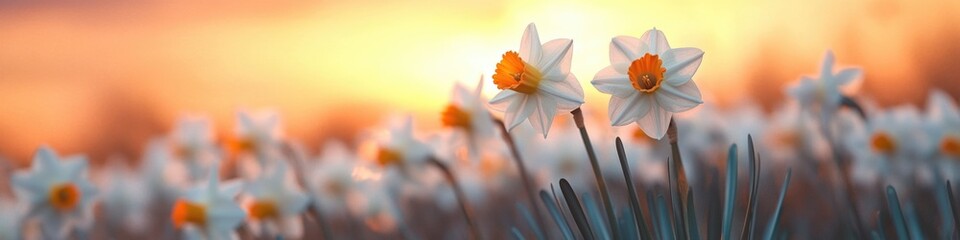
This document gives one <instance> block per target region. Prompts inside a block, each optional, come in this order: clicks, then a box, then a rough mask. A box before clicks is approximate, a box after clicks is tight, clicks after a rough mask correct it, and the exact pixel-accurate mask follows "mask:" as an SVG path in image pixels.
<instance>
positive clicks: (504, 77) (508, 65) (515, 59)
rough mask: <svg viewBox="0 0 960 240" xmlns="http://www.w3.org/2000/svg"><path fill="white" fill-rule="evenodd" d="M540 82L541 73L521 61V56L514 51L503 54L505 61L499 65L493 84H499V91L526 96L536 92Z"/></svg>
mask: <svg viewBox="0 0 960 240" xmlns="http://www.w3.org/2000/svg"><path fill="white" fill-rule="evenodd" d="M540 80H541V76H540V71H539V70H537V68H536V67H534V66H531V65H530V64H527V63H526V62H524V61H523V60H522V59H520V55H519V54H517V52H514V51H508V52H506V53H504V54H503V59H501V60H500V63H497V71H496V73H495V74H493V83H494V84H497V88H498V89H501V90H504V89H510V90H513V91H517V92H520V93H526V94H531V93H534V92H536V91H537V86H539V85H540Z"/></svg>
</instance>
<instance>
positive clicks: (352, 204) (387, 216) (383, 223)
mask: <svg viewBox="0 0 960 240" xmlns="http://www.w3.org/2000/svg"><path fill="white" fill-rule="evenodd" d="M396 180H397V179H387V178H378V179H370V180H368V181H365V182H364V184H362V185H360V186H359V187H357V189H356V190H357V192H356V194H351V195H350V196H349V198H348V200H347V203H348V209H350V213H351V214H352V215H353V216H356V217H358V218H360V219H363V223H364V224H366V226H367V227H368V228H370V229H371V230H373V231H376V232H381V233H383V232H392V231H394V230H396V229H397V227H398V225H400V224H403V223H402V222H400V221H402V220H403V219H402V218H401V217H400V214H401V213H400V209H399V208H398V207H397V205H396V203H395V202H394V199H395V197H394V196H395V194H392V193H391V190H390V187H389V186H387V185H388V184H389V183H386V181H396Z"/></svg>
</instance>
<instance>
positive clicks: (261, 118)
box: [230, 111, 283, 166]
mask: <svg viewBox="0 0 960 240" xmlns="http://www.w3.org/2000/svg"><path fill="white" fill-rule="evenodd" d="M236 137H237V138H236V139H235V140H234V141H232V142H231V146H230V147H231V148H230V149H231V151H232V152H233V153H234V154H236V153H253V154H254V155H255V157H256V158H257V161H258V163H260V165H261V166H265V165H266V163H265V161H266V158H269V157H271V156H272V155H271V154H273V153H274V152H273V151H275V150H276V149H275V147H276V146H277V145H278V144H280V142H281V139H282V138H283V134H282V132H281V131H280V116H279V114H277V113H276V112H273V111H261V112H256V113H251V112H246V111H241V112H239V113H237V125H236Z"/></svg>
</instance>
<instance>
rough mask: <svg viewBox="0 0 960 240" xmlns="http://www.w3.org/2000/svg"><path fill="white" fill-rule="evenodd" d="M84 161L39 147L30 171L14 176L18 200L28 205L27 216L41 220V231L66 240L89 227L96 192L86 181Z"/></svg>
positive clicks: (19, 172)
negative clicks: (65, 157)
mask: <svg viewBox="0 0 960 240" xmlns="http://www.w3.org/2000/svg"><path fill="white" fill-rule="evenodd" d="M87 167H88V165H87V159H86V158H84V157H79V156H78V157H68V158H67V159H64V160H62V161H61V160H60V157H58V156H57V153H56V152H54V151H53V149H50V148H49V147H46V146H42V147H40V149H38V150H37V153H36V155H34V157H33V163H32V166H31V169H30V170H29V171H18V172H16V173H15V174H14V175H13V181H12V183H13V185H14V187H15V188H16V189H17V196H18V197H19V198H21V199H22V200H23V201H25V202H27V203H29V204H30V211H29V212H30V216H29V217H37V218H39V219H40V221H41V223H42V227H43V229H44V230H43V231H50V232H48V234H56V235H54V236H56V238H65V237H66V236H67V234H69V232H70V230H72V229H74V228H86V227H88V225H89V224H91V223H92V220H93V219H92V217H93V216H92V214H93V213H92V211H93V203H94V198H95V196H96V194H97V190H96V188H95V187H94V185H93V183H91V182H90V181H89V180H88V179H87Z"/></svg>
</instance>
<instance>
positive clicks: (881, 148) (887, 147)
mask: <svg viewBox="0 0 960 240" xmlns="http://www.w3.org/2000/svg"><path fill="white" fill-rule="evenodd" d="M870 146H871V147H873V150H876V151H877V152H881V153H885V154H890V153H893V152H894V151H896V150H897V143H896V142H895V141H894V140H893V137H891V136H890V134H887V133H885V132H877V133H874V134H873V136H872V137H870Z"/></svg>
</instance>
